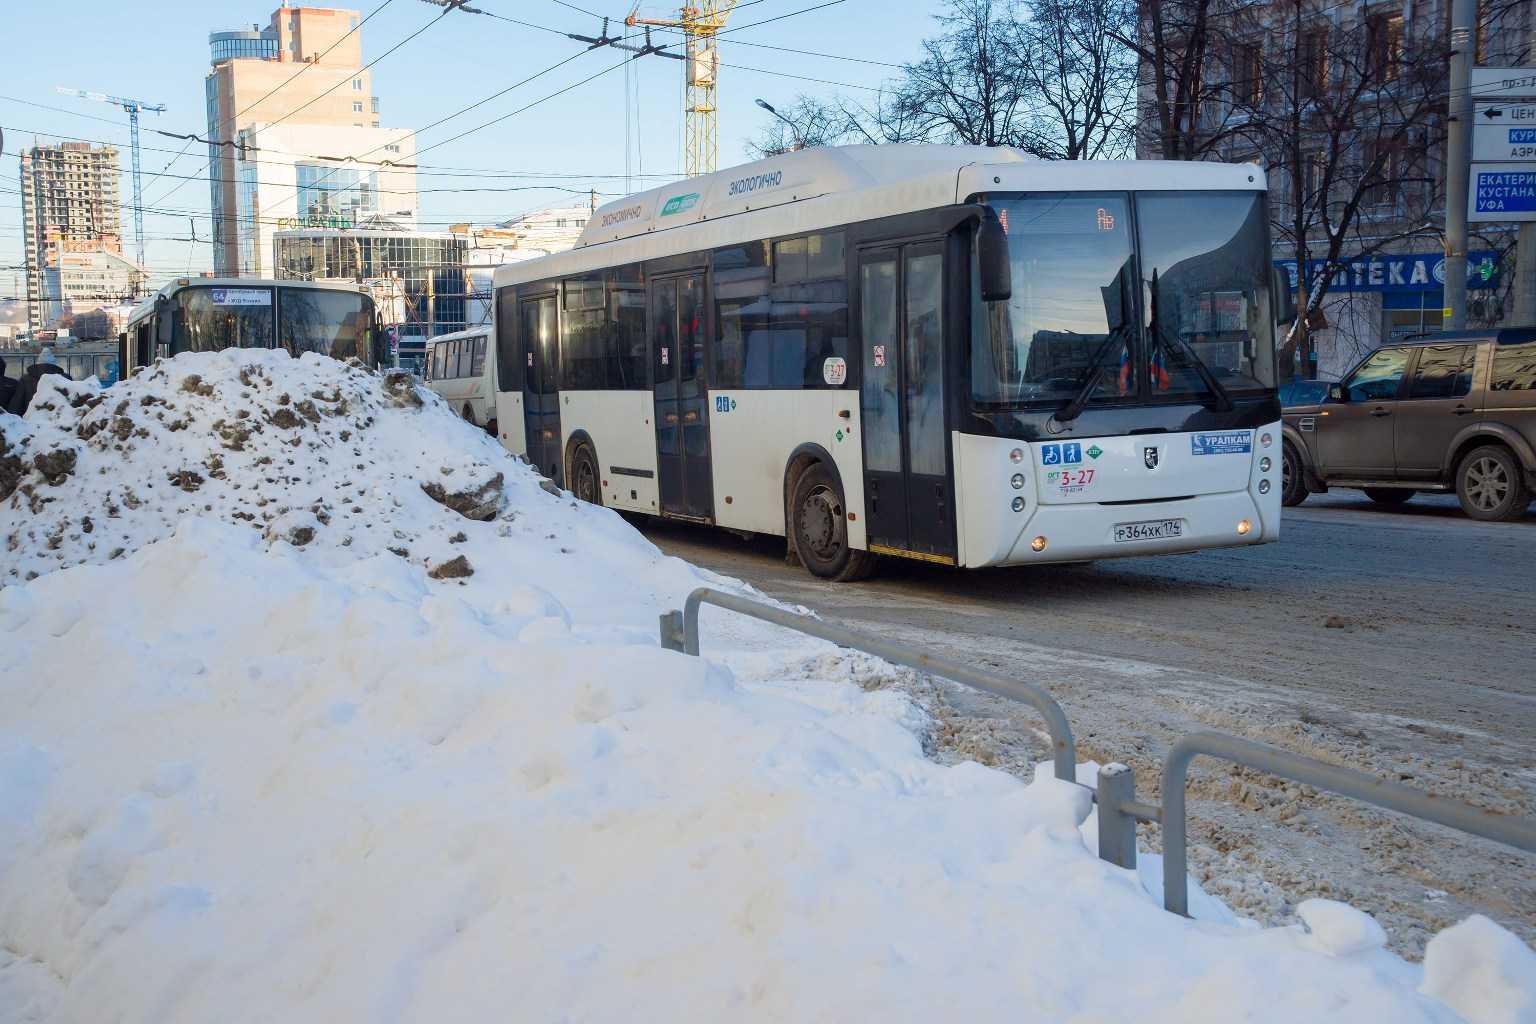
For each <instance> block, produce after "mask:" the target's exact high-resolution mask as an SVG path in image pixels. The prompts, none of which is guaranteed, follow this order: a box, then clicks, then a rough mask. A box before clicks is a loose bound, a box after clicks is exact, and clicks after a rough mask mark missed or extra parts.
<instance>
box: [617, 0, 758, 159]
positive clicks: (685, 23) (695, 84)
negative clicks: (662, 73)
mask: <svg viewBox="0 0 1536 1024" xmlns="http://www.w3.org/2000/svg"><path fill="white" fill-rule="evenodd" d="M736 3H737V0H697V3H696V4H694V5H692V6H687V5H685V6H684V7H683V8H682V10H681V12H680V14H681V17H678V18H642V17H640V4H639V3H638V2H637V3H636V4H635V6H634V7H633V8H632V9H631V10H630V12H629V17H627V18H625V19H624V24H626V25H629V26H635V25H657V26H660V27H662V28H679V29H682V30H683V38H684V40H686V43H687V55H686V59H685V61H684V64H683V74H684V76H685V78H686V81H687V83H688V94H687V97H686V99H685V100H684V103H683V114H684V117H685V118H686V123H685V128H684V134H685V137H686V145H685V147H684V148H685V150H686V156H685V159H684V165H685V166H684V168H683V169H684V171H685V172H686V173H687V174H688V176H689V177H693V176H694V175H696V174H708V173H709V172H710V171H713V170H714V169H715V164H716V160H717V158H718V157H719V155H720V121H719V107H718V106H717V105H716V102H715V85H716V83H717V82H718V80H719V78H720V50H719V47H718V45H717V44H716V42H715V36H716V35H718V34H719V32H720V30H721V29H722V28H724V27H725V22H726V19H727V18H729V17H730V16H731V10H732V8H734V7H735V6H736Z"/></svg>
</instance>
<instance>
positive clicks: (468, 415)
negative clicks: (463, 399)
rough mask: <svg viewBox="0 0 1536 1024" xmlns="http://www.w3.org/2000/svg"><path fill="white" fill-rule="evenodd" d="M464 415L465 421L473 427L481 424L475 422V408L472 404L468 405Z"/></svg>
mask: <svg viewBox="0 0 1536 1024" xmlns="http://www.w3.org/2000/svg"><path fill="white" fill-rule="evenodd" d="M462 415H463V417H464V422H465V423H468V424H469V425H470V426H472V427H475V426H479V424H478V423H476V422H475V410H474V409H473V408H472V407H471V406H468V405H466V406H465V407H464V412H463V413H462Z"/></svg>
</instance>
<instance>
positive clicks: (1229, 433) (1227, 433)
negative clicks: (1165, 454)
mask: <svg viewBox="0 0 1536 1024" xmlns="http://www.w3.org/2000/svg"><path fill="white" fill-rule="evenodd" d="M1189 451H1190V454H1191V455H1247V454H1249V453H1250V452H1252V451H1253V431H1251V430H1223V431H1220V432H1217V433H1211V434H1190V435H1189Z"/></svg>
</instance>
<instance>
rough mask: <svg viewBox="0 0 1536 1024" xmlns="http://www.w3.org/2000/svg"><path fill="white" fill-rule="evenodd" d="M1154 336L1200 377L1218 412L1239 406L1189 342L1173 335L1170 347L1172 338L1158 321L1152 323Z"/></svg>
mask: <svg viewBox="0 0 1536 1024" xmlns="http://www.w3.org/2000/svg"><path fill="white" fill-rule="evenodd" d="M1152 335H1153V337H1154V338H1156V340H1158V341H1159V342H1161V343H1162V345H1163V347H1164V348H1165V349H1167V350H1168V351H1169V352H1173V353H1177V354H1179V355H1180V362H1182V363H1184V365H1186V366H1188V367H1189V368H1190V369H1192V370H1194V371H1195V373H1197V374H1199V375H1200V380H1201V381H1202V382H1203V383H1204V384H1205V389H1206V390H1207V391H1209V392H1210V393H1211V397H1212V398H1214V399H1216V408H1217V409H1218V410H1220V411H1221V412H1231V411H1232V410H1233V409H1235V408H1237V404H1236V403H1235V402H1233V401H1232V393H1231V392H1230V391H1228V390H1227V389H1226V388H1225V387H1223V386H1222V383H1221V381H1219V380H1217V379H1216V375H1215V374H1214V373H1212V372H1211V368H1210V367H1209V366H1206V365H1205V363H1204V361H1202V360H1201V358H1200V353H1198V352H1196V351H1195V350H1194V349H1193V348H1191V347H1190V344H1189V342H1187V341H1185V340H1184V339H1183V338H1182V337H1180V336H1179V335H1177V334H1175V335H1172V341H1173V342H1174V344H1173V345H1170V344H1169V340H1170V336H1169V335H1167V334H1164V333H1163V330H1162V328H1160V327H1158V326H1157V321H1155V320H1154V321H1153V322H1152Z"/></svg>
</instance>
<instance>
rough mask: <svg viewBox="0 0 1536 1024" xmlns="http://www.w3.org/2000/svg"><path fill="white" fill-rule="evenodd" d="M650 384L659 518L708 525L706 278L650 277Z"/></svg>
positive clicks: (711, 509) (711, 500)
mask: <svg viewBox="0 0 1536 1024" xmlns="http://www.w3.org/2000/svg"><path fill="white" fill-rule="evenodd" d="M650 306H651V308H650V319H651V331H650V339H651V380H652V381H653V383H654V385H655V402H656V472H657V481H656V482H657V485H658V490H659V491H660V495H661V496H660V500H661V513H662V515H667V516H674V517H677V518H680V519H694V520H702V521H708V520H709V519H711V518H712V517H713V515H714V495H713V490H712V488H713V483H712V481H711V479H710V472H709V415H708V409H707V408H706V404H707V403H708V401H709V389H708V387H707V386H706V378H705V373H704V351H705V349H706V348H707V347H708V346H707V344H706V341H707V338H708V335H707V332H706V330H705V322H704V318H705V312H706V310H705V302H704V275H703V274H683V275H680V276H676V277H664V278H653V279H652V280H651V285H650Z"/></svg>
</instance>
